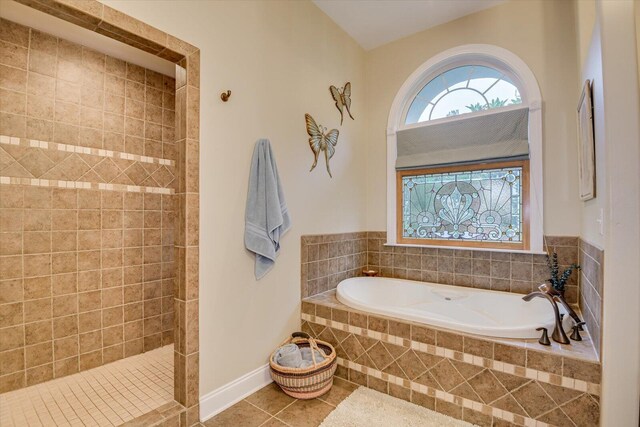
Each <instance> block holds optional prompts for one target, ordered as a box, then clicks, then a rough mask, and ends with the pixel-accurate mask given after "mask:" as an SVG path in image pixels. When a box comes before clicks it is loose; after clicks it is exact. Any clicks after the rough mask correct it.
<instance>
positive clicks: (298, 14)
mask: <svg viewBox="0 0 640 427" xmlns="http://www.w3.org/2000/svg"><path fill="white" fill-rule="evenodd" d="M106 3H107V4H109V5H112V6H113V7H116V8H118V9H120V10H122V11H124V12H126V13H129V14H131V15H133V16H135V17H136V18H139V19H142V20H144V21H146V22H148V23H150V24H151V25H154V26H157V27H158V28H161V29H163V30H165V31H168V32H170V33H171V34H174V35H175V36H177V37H180V38H183V39H185V40H187V41H189V42H191V43H193V44H194V45H196V46H198V47H199V48H200V49H201V50H202V74H201V87H202V92H201V106H202V112H201V145H200V146H201V161H200V164H201V180H200V186H201V193H200V197H201V200H200V206H201V211H200V224H201V231H200V290H201V291H200V295H201V297H200V346H201V347H200V348H201V353H200V354H201V356H200V357H201V359H200V360H201V362H200V367H201V371H200V394H201V395H204V394H206V393H208V392H210V391H212V390H214V389H216V388H218V387H220V386H222V385H224V384H226V383H228V382H229V381H231V380H234V379H236V378H238V377H240V376H242V375H244V374H246V373H247V372H249V371H251V370H253V369H256V368H258V367H259V366H261V365H264V364H265V363H267V359H268V355H269V353H270V351H271V350H272V349H273V348H274V347H275V346H276V345H277V344H278V343H279V342H280V341H281V340H282V339H284V338H285V337H286V336H287V334H288V333H290V332H292V331H294V330H296V329H297V328H298V327H299V318H300V316H299V305H300V302H299V301H300V279H299V278H300V235H301V234H309V233H327V232H343V231H358V230H365V214H364V206H365V194H364V191H363V188H364V182H365V156H364V152H365V150H366V143H365V140H364V127H365V121H364V114H363V110H364V51H363V50H362V49H361V48H360V47H359V46H358V45H356V43H355V42H354V41H353V40H352V39H351V38H349V37H348V36H347V35H346V33H344V32H343V31H342V30H340V29H339V28H338V27H337V26H336V25H335V24H334V23H333V22H332V21H330V20H329V18H328V17H327V16H326V15H324V14H323V13H322V12H321V11H320V10H319V9H317V8H316V7H315V6H314V5H313V4H312V3H310V2H290V1H269V2H264V1H247V2H231V1H225V2H213V1H208V2H192V1H161V2H153V3H150V2H148V1H130V0H128V1H107V2H106ZM346 81H351V82H352V84H353V106H352V107H353V108H352V109H353V114H354V117H355V118H356V121H351V120H346V121H345V123H344V126H342V127H341V128H339V129H340V132H341V135H340V140H339V143H338V147H337V152H336V155H335V156H334V158H333V160H332V163H331V166H332V172H333V176H334V177H333V179H330V178H329V177H328V175H327V174H326V171H325V168H324V160H322V161H321V162H320V163H319V164H318V167H317V168H316V169H315V170H314V171H313V172H312V173H309V167H310V166H311V163H312V155H311V151H310V150H309V147H308V145H307V135H306V131H305V125H304V113H306V112H308V113H311V114H312V115H313V116H314V117H315V118H316V119H317V120H318V122H319V123H322V124H323V125H325V126H330V127H336V126H338V125H339V124H340V120H339V113H338V112H337V110H336V109H335V106H334V105H333V102H332V100H331V96H330V94H329V90H328V89H329V85H330V84H341V83H344V82H346ZM227 89H230V90H231V91H232V96H231V99H230V101H229V102H228V103H223V102H221V101H220V98H219V95H220V92H222V91H223V90H227ZM260 137H268V138H270V139H271V142H272V145H273V148H274V150H275V154H276V159H277V161H278V167H279V170H280V177H281V179H282V181H283V185H284V190H285V194H286V197H287V202H288V205H289V209H290V211H291V217H292V221H293V227H292V229H291V231H289V233H288V234H287V235H285V236H284V238H283V240H282V252H281V255H280V257H279V259H278V261H277V264H276V267H275V269H274V270H272V271H271V272H270V273H269V274H268V275H267V276H266V277H265V278H264V279H262V280H260V281H259V282H256V280H255V278H254V275H253V264H254V262H253V257H252V256H251V255H250V254H249V253H248V252H246V251H245V249H244V242H243V231H244V211H245V198H246V192H247V182H248V177H249V163H250V161H251V154H252V151H253V145H254V142H255V141H256V140H257V139H258V138H260Z"/></svg>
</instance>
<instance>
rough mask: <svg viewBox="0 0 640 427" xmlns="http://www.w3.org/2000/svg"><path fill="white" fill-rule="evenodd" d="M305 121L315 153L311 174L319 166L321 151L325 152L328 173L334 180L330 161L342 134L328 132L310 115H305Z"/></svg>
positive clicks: (335, 130)
mask: <svg viewBox="0 0 640 427" xmlns="http://www.w3.org/2000/svg"><path fill="white" fill-rule="evenodd" d="M304 119H305V121H306V123H307V133H308V134H309V147H311V151H313V155H314V156H315V158H314V160H313V165H311V169H310V170H309V172H311V171H312V170H313V169H314V168H315V167H316V165H317V164H318V156H319V155H320V151H324V159H325V162H326V164H327V172H328V173H329V176H330V177H331V178H333V175H331V168H330V167H329V159H331V158H332V157H333V155H334V154H335V152H336V144H337V143H338V135H339V134H340V132H339V131H338V130H337V129H331V130H330V131H329V132H327V128H326V127H324V126H321V125H318V124H317V123H316V121H315V120H314V119H313V117H311V115H309V114H305V115H304Z"/></svg>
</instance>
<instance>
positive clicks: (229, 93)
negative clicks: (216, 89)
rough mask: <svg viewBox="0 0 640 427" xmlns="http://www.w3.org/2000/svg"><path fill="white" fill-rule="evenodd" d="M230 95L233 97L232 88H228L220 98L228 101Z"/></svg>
mask: <svg viewBox="0 0 640 427" xmlns="http://www.w3.org/2000/svg"><path fill="white" fill-rule="evenodd" d="M230 97H231V91H230V90H227V91H226V92H222V93H221V94H220V99H222V102H227V101H228V100H229V98H230Z"/></svg>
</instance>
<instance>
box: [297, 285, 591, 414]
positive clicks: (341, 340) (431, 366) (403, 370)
mask: <svg viewBox="0 0 640 427" xmlns="http://www.w3.org/2000/svg"><path fill="white" fill-rule="evenodd" d="M302 329H303V330H304V331H305V332H308V333H310V334H311V335H313V336H314V337H317V338H319V339H322V340H325V341H328V342H330V343H331V344H333V345H334V346H335V347H336V351H337V352H338V357H339V362H338V363H339V365H340V367H339V369H338V373H337V375H338V376H340V377H342V378H345V379H348V380H350V381H352V382H356V383H358V384H361V385H365V386H368V387H371V388H374V389H376V390H379V391H382V392H385V393H390V394H393V395H394V396H396V397H401V398H403V399H405V400H411V401H413V402H414V403H420V402H422V403H423V404H425V405H426V406H427V407H428V408H430V409H434V408H435V409H436V410H437V411H439V412H443V413H445V414H447V415H451V416H454V417H457V418H463V417H464V414H465V412H469V411H472V410H473V411H474V413H473V415H474V416H475V417H476V418H478V421H473V422H476V423H478V424H479V425H491V417H493V418H494V419H499V420H501V421H508V422H511V423H514V424H516V425H535V424H531V423H532V422H533V420H534V419H535V420H537V421H540V422H543V423H547V424H550V425H560V426H565V425H574V423H575V425H597V422H598V417H599V403H598V402H599V398H598V396H599V394H600V364H599V363H598V362H596V361H595V360H596V355H595V353H594V351H593V349H592V346H591V344H590V341H589V337H588V334H585V341H583V342H580V343H574V345H572V346H561V347H564V348H563V349H559V348H557V347H559V345H554V347H553V348H552V349H551V350H549V349H548V348H546V347H543V346H540V345H539V344H537V342H536V341H535V340H503V339H487V338H485V337H477V336H470V335H465V334H460V333H457V332H451V331H445V330H441V329H437V328H431V327H427V326H424V325H418V324H415V323H411V322H405V321H399V320H397V319H392V318H386V317H381V316H373V315H368V314H367V313H365V312H361V311H357V310H353V309H350V308H348V307H346V306H344V305H342V304H340V303H339V302H338V301H337V300H336V299H335V295H334V292H327V293H325V294H322V295H317V296H314V297H310V298H307V299H306V300H304V301H303V306H302ZM554 344H555V343H554ZM532 397H533V398H532ZM470 416H471V415H470ZM569 420H571V421H569Z"/></svg>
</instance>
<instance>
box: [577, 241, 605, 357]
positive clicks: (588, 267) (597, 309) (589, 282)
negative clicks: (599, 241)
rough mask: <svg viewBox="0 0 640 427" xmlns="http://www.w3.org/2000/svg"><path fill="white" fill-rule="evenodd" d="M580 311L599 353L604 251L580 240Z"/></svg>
mask: <svg viewBox="0 0 640 427" xmlns="http://www.w3.org/2000/svg"><path fill="white" fill-rule="evenodd" d="M579 250H580V252H579V253H580V266H581V267H582V269H581V271H580V290H581V292H580V301H579V302H580V309H581V310H582V313H583V314H584V321H585V322H586V323H587V329H588V330H589V333H590V334H591V336H592V337H593V344H594V346H595V349H596V351H597V352H598V353H600V351H601V341H602V299H603V298H602V297H603V275H604V251H603V250H602V249H599V248H597V247H596V246H594V245H592V244H591V243H589V242H587V241H586V240H583V239H580V247H579Z"/></svg>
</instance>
